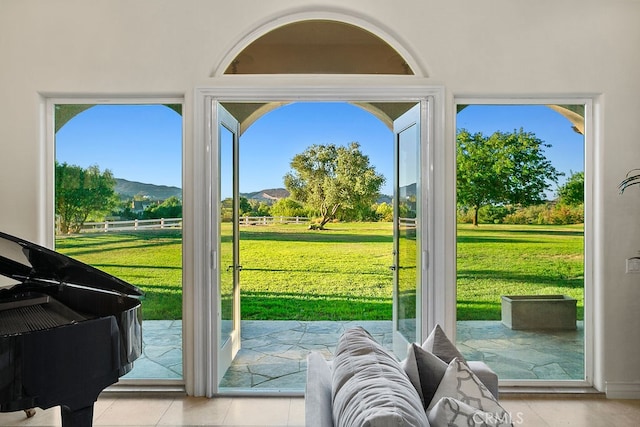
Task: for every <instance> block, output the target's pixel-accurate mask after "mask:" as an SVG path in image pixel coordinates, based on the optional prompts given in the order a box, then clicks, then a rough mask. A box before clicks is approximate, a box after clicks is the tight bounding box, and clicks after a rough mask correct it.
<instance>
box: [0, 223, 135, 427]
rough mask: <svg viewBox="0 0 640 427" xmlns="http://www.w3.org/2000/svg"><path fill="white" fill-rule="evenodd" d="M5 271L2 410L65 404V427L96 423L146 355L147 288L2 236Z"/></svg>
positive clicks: (0, 262) (0, 325)
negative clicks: (114, 389)
mask: <svg viewBox="0 0 640 427" xmlns="http://www.w3.org/2000/svg"><path fill="white" fill-rule="evenodd" d="M0 274H2V275H4V276H7V277H8V278H10V279H9V280H8V282H9V283H6V282H7V279H4V282H2V281H0V284H2V285H3V286H2V287H1V288H0V412H9V411H17V410H29V409H30V408H35V407H39V408H42V409H46V408H50V407H52V406H58V405H60V407H61V413H62V425H63V426H64V427H83V426H91V425H92V424H93V404H94V403H95V401H96V400H97V398H98V395H99V394H100V393H101V392H102V391H103V390H104V389H105V388H106V387H107V386H109V385H111V384H114V383H116V382H117V381H118V380H119V378H120V377H121V376H122V375H124V374H126V373H127V372H129V371H130V370H131V368H132V367H133V362H134V360H136V359H137V358H138V356H139V355H140V353H141V352H142V317H141V308H140V301H139V300H138V298H137V297H139V296H141V295H142V291H141V290H140V289H138V288H136V287H135V286H132V285H130V284H128V283H126V282H124V281H122V280H120V279H118V278H116V277H113V276H110V275H108V274H106V273H104V272H102V271H100V270H98V269H95V268H93V267H91V266H88V265H86V264H83V263H81V262H79V261H76V260H74V259H72V258H69V257H67V256H65V255H62V254H60V253H58V252H55V251H52V250H49V249H46V248H44V247H42V246H38V245H36V244H34V243H30V242H27V241H24V240H22V239H19V238H17V237H14V236H11V235H8V234H5V233H2V232H0ZM0 279H2V278H0Z"/></svg>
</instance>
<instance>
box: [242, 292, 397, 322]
mask: <svg viewBox="0 0 640 427" xmlns="http://www.w3.org/2000/svg"><path fill="white" fill-rule="evenodd" d="M241 299H242V303H241V305H242V319H243V320H335V321H347V320H391V313H392V312H391V308H392V305H391V304H392V302H391V299H390V298H389V299H383V298H374V297H352V296H350V295H321V294H315V295H310V294H297V293H280V292H243V293H242V296H241Z"/></svg>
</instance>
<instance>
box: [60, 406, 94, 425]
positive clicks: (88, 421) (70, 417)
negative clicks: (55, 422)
mask: <svg viewBox="0 0 640 427" xmlns="http://www.w3.org/2000/svg"><path fill="white" fill-rule="evenodd" d="M60 411H61V412H62V427H91V426H92V425H93V405H90V406H87V407H85V408H80V409H76V410H75V411H72V410H71V409H69V407H68V406H64V405H62V406H60Z"/></svg>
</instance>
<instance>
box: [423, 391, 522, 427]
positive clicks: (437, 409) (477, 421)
mask: <svg viewBox="0 0 640 427" xmlns="http://www.w3.org/2000/svg"><path fill="white" fill-rule="evenodd" d="M428 419H429V423H430V424H431V426H432V427H441V426H442V427H489V426H495V427H498V426H509V425H512V424H511V416H510V415H509V414H506V416H505V418H500V417H499V416H496V415H495V414H493V413H491V412H486V411H482V410H480V409H478V408H474V407H473V406H471V405H467V404H466V403H464V402H462V401H460V400H458V399H454V398H452V397H443V398H441V399H440V400H438V403H436V404H435V406H434V407H433V408H432V409H431V410H430V411H429V413H428Z"/></svg>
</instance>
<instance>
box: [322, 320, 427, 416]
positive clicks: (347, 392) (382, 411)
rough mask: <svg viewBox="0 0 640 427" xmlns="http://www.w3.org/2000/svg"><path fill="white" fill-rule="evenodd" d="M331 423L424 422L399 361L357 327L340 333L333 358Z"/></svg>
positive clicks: (423, 412)
mask: <svg viewBox="0 0 640 427" xmlns="http://www.w3.org/2000/svg"><path fill="white" fill-rule="evenodd" d="M332 397H333V422H334V425H335V426H389V425H395V426H428V425H429V422H428V420H427V416H426V413H425V411H424V408H423V406H422V402H421V401H420V396H419V395H418V392H417V391H416V389H415V388H414V387H413V385H412V384H411V382H410V381H409V378H408V377H407V375H406V374H405V373H404V370H403V369H402V367H401V366H400V362H398V361H397V359H396V358H395V357H394V356H392V355H391V354H390V353H389V352H388V351H387V350H385V349H384V348H383V347H382V346H381V345H380V344H378V343H377V342H376V341H375V340H374V339H373V338H372V337H371V335H369V333H368V332H367V331H365V330H364V329H363V328H361V327H357V328H353V329H348V330H347V331H345V333H344V334H343V335H342V336H341V337H340V340H339V341H338V346H337V347H336V352H335V357H334V360H333V376H332Z"/></svg>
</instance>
